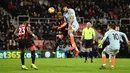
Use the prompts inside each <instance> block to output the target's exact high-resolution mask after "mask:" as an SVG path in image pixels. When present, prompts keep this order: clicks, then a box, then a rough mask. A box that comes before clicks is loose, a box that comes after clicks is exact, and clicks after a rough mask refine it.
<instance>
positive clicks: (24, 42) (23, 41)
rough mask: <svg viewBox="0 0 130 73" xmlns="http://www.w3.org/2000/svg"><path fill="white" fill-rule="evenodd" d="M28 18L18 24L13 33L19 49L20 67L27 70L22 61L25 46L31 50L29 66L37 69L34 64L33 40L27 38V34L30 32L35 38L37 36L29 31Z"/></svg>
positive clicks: (34, 48)
mask: <svg viewBox="0 0 130 73" xmlns="http://www.w3.org/2000/svg"><path fill="white" fill-rule="evenodd" d="M28 23H29V20H28V21H27V22H24V23H22V24H20V25H19V27H18V28H17V29H16V30H15V32H14V34H15V35H16V36H18V42H19V49H20V50H21V63H22V69H24V70H27V69H28V68H27V67H26V66H25V63H24V53H25V48H26V49H28V50H30V51H31V58H32V64H31V67H32V68H34V69H36V70H37V69H38V68H37V67H36V65H35V50H36V47H35V45H34V43H33V40H32V39H31V38H29V34H31V35H32V36H33V37H34V38H35V39H38V37H37V36H36V35H35V34H34V33H33V32H32V31H31V29H30V24H28Z"/></svg>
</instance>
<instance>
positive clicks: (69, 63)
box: [0, 58, 130, 73]
mask: <svg viewBox="0 0 130 73" xmlns="http://www.w3.org/2000/svg"><path fill="white" fill-rule="evenodd" d="M30 64H31V59H26V66H27V67H28V68H29V69H28V70H22V69H21V63H20V59H0V73H130V59H129V58H128V59H125V58H120V59H117V60H116V65H115V69H114V70H111V67H110V63H109V61H108V60H107V67H106V68H107V69H104V70H100V69H99V67H100V66H101V58H99V59H94V62H93V63H91V62H90V60H89V61H88V62H87V63H84V59H83V58H68V59H56V58H48V59H47V58H43V59H37V61H36V65H37V67H38V68H39V70H34V69H32V68H30Z"/></svg>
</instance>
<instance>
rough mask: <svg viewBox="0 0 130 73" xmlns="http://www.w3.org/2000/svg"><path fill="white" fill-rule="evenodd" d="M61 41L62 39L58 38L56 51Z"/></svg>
mask: <svg viewBox="0 0 130 73" xmlns="http://www.w3.org/2000/svg"><path fill="white" fill-rule="evenodd" d="M60 41H61V39H60V38H58V39H57V41H56V46H55V48H54V52H56V50H57V47H58V45H59V44H60Z"/></svg>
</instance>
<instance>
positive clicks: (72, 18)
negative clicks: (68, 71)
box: [59, 6, 79, 56]
mask: <svg viewBox="0 0 130 73" xmlns="http://www.w3.org/2000/svg"><path fill="white" fill-rule="evenodd" d="M63 11H64V13H63V17H64V24H63V25H62V26H61V27H59V28H62V27H64V26H65V25H66V24H68V26H69V28H68V34H69V38H70V42H71V48H69V50H74V49H75V50H76V53H75V56H78V53H79V50H78V48H77V46H76V43H75V41H74V32H76V31H77V30H78V28H79V23H78V21H77V19H76V15H75V11H74V10H73V9H71V8H68V7H67V6H64V7H63Z"/></svg>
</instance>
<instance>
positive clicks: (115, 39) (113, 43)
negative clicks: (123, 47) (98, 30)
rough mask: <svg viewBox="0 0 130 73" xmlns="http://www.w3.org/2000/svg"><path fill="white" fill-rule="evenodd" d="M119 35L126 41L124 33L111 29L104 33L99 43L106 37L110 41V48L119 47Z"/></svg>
mask: <svg viewBox="0 0 130 73" xmlns="http://www.w3.org/2000/svg"><path fill="white" fill-rule="evenodd" d="M121 36H124V37H125V39H126V41H127V42H128V38H127V36H126V35H125V34H124V33H122V32H119V31H115V30H112V29H111V30H109V31H107V32H106V33H105V35H104V37H103V40H102V42H101V44H103V43H104V41H105V40H106V39H107V38H108V40H109V42H110V44H109V46H110V48H111V49H120V40H121V39H122V37H121Z"/></svg>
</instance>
